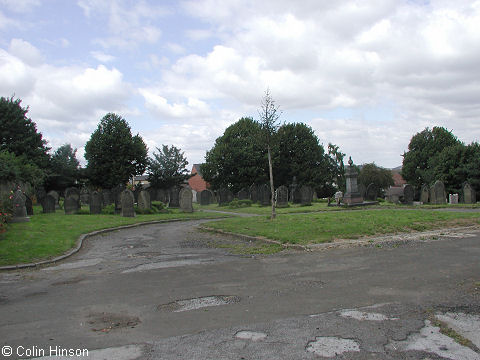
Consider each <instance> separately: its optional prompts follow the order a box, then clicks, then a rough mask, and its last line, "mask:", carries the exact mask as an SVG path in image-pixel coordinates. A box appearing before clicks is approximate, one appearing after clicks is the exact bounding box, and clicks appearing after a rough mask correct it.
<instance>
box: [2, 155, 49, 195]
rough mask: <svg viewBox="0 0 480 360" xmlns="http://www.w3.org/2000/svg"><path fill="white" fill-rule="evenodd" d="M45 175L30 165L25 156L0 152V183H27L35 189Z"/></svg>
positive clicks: (42, 171) (36, 167) (35, 166)
mask: <svg viewBox="0 0 480 360" xmlns="http://www.w3.org/2000/svg"><path fill="white" fill-rule="evenodd" d="M45 175H46V172H45V170H43V169H40V168H39V167H38V166H37V165H35V164H33V163H31V162H30V161H29V160H28V159H27V158H26V156H24V155H22V156H15V154H13V153H11V152H8V151H6V150H1V151H0V181H8V182H13V183H20V182H23V183H29V184H30V185H32V186H34V187H35V186H38V185H41V184H42V183H43V181H44V179H45Z"/></svg>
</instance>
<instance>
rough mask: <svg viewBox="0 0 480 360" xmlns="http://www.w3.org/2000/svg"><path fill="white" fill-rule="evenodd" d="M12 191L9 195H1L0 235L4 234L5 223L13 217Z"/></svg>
mask: <svg viewBox="0 0 480 360" xmlns="http://www.w3.org/2000/svg"><path fill="white" fill-rule="evenodd" d="M12 200H13V191H10V193H9V194H3V195H2V197H1V198H0V233H2V232H4V231H5V230H6V228H7V221H8V220H10V219H11V217H12V215H13V202H12Z"/></svg>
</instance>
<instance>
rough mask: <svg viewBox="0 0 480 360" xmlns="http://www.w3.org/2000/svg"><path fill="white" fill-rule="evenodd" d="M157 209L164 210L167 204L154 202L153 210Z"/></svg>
mask: <svg viewBox="0 0 480 360" xmlns="http://www.w3.org/2000/svg"><path fill="white" fill-rule="evenodd" d="M153 208H156V209H157V211H160V210H163V209H165V208H166V206H165V204H164V203H163V202H161V201H152V209H153Z"/></svg>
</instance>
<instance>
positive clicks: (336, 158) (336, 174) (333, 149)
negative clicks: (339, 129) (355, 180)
mask: <svg viewBox="0 0 480 360" xmlns="http://www.w3.org/2000/svg"><path fill="white" fill-rule="evenodd" d="M344 158H345V154H344V153H342V152H341V151H340V148H339V147H338V146H337V145H335V144H332V143H329V144H328V162H329V167H328V173H329V174H330V176H331V177H332V184H331V186H326V192H325V193H324V194H323V196H328V197H330V196H332V195H333V194H334V193H335V191H336V190H340V191H345V186H346V182H345V165H344V163H343V159H344Z"/></svg>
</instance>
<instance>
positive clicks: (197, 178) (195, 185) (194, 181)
mask: <svg viewBox="0 0 480 360" xmlns="http://www.w3.org/2000/svg"><path fill="white" fill-rule="evenodd" d="M200 165H201V164H193V167H192V175H194V176H192V177H191V178H190V179H188V185H190V187H191V188H192V190H195V191H196V192H200V191H203V190H205V189H207V188H209V187H210V184H208V183H207V182H206V181H205V180H203V177H202V173H201V171H200Z"/></svg>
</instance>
